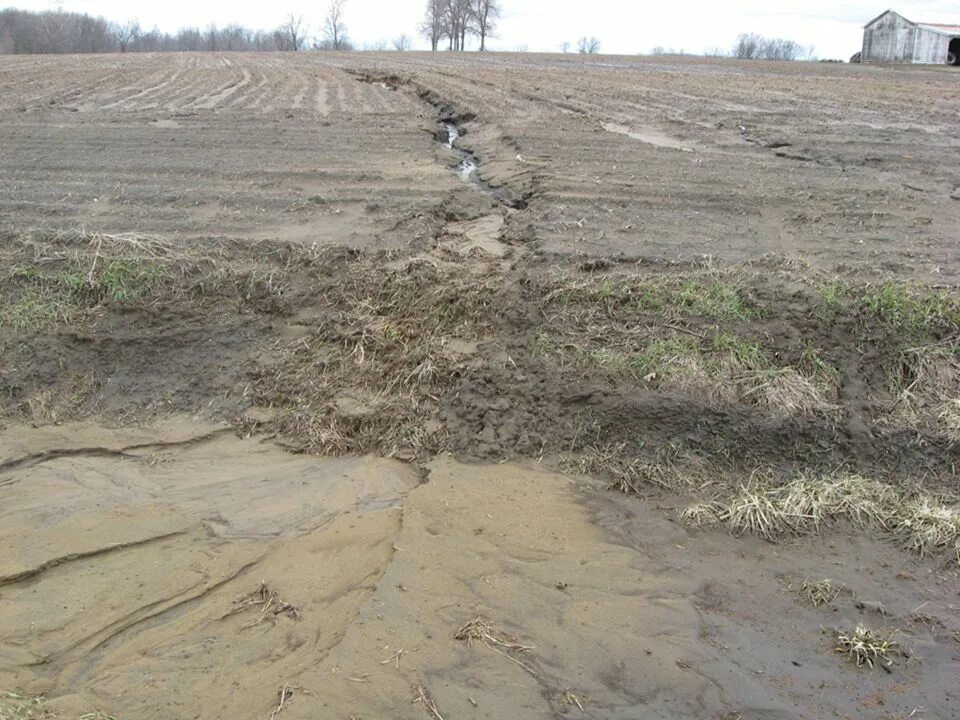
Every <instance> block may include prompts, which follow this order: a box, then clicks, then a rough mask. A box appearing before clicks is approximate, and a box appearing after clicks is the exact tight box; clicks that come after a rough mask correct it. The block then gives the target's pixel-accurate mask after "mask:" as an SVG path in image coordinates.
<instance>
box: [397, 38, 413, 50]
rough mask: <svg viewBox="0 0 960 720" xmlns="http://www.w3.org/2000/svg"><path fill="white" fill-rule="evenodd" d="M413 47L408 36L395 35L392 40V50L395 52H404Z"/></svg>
mask: <svg viewBox="0 0 960 720" xmlns="http://www.w3.org/2000/svg"><path fill="white" fill-rule="evenodd" d="M412 45H413V40H411V39H410V36H409V35H406V34H403V35H397V37H395V38H394V39H393V49H394V50H396V51H397V52H406V51H407V50H409V49H410V48H411V46H412Z"/></svg>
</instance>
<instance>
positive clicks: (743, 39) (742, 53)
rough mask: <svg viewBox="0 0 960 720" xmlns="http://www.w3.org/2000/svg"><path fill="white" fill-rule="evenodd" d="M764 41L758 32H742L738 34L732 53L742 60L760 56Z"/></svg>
mask: <svg viewBox="0 0 960 720" xmlns="http://www.w3.org/2000/svg"><path fill="white" fill-rule="evenodd" d="M763 43H764V40H763V38H762V37H760V36H759V35H757V34H756V33H741V34H740V35H738V36H737V40H736V42H734V44H733V49H732V50H731V51H730V54H731V55H732V56H733V57H735V58H739V59H741V60H753V59H754V58H758V57H760V51H761V49H762V48H763Z"/></svg>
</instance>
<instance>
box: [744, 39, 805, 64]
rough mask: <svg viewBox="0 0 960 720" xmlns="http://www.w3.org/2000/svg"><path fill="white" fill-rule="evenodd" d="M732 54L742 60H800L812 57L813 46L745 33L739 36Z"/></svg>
mask: <svg viewBox="0 0 960 720" xmlns="http://www.w3.org/2000/svg"><path fill="white" fill-rule="evenodd" d="M730 54H731V55H732V56H733V57H735V58H740V59H741V60H757V59H763V60H800V59H801V58H803V57H805V56H806V57H807V58H808V59H809V58H810V57H812V56H813V48H812V47H811V48H809V49H807V48H804V47H803V46H802V45H800V43H797V42H794V41H793V40H784V39H783V38H765V37H763V36H762V35H757V34H756V33H743V34H741V35H739V36H738V37H737V40H736V42H735V43H734V45H733V49H732V50H731V51H730Z"/></svg>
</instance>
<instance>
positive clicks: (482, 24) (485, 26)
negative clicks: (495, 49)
mask: <svg viewBox="0 0 960 720" xmlns="http://www.w3.org/2000/svg"><path fill="white" fill-rule="evenodd" d="M470 14H471V15H472V17H473V23H474V30H475V32H476V33H477V36H479V38H480V51H481V52H483V51H484V50H486V49H487V46H486V40H487V37H493V33H494V32H496V29H497V19H498V18H499V17H500V3H499V2H498V0H471V2H470ZM462 49H463V48H461V50H462Z"/></svg>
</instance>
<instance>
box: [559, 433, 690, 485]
mask: <svg viewBox="0 0 960 720" xmlns="http://www.w3.org/2000/svg"><path fill="white" fill-rule="evenodd" d="M561 466H562V467H563V468H564V470H566V471H567V472H574V473H577V474H580V475H593V476H595V477H605V478H609V480H610V482H609V484H608V486H607V488H608V489H609V490H617V491H619V492H622V493H626V494H638V493H641V492H642V491H643V490H644V489H646V488H650V487H658V488H661V489H664V490H673V491H677V490H681V489H690V488H692V487H694V486H699V485H703V484H704V482H705V481H704V478H705V476H706V471H705V470H704V468H703V466H702V463H701V462H700V461H699V460H697V459H695V458H692V457H689V456H688V455H687V454H686V453H684V452H683V450H682V449H681V448H680V447H678V446H676V445H672V444H668V445H662V446H659V447H657V448H656V449H655V450H653V451H651V452H647V453H644V451H643V449H642V448H640V449H637V448H631V447H629V446H628V445H627V444H626V443H618V444H616V445H602V446H595V445H594V446H588V447H586V448H584V449H583V450H581V451H580V452H579V453H576V454H570V455H565V456H563V457H562V458H561Z"/></svg>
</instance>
